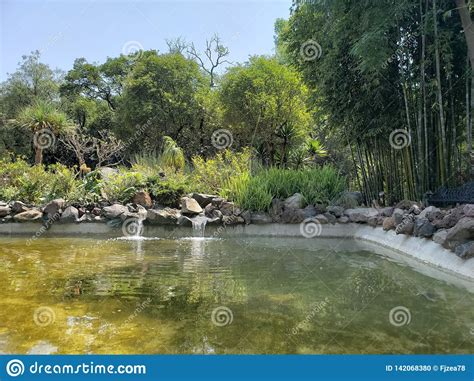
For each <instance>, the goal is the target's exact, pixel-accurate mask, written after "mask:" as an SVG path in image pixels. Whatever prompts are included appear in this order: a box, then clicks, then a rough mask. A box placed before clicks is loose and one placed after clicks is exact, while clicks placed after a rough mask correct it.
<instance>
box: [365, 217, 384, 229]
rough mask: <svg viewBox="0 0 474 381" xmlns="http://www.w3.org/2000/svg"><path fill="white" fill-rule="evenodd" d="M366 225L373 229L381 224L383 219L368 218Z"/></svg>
mask: <svg viewBox="0 0 474 381" xmlns="http://www.w3.org/2000/svg"><path fill="white" fill-rule="evenodd" d="M367 224H368V225H369V226H372V227H373V228H375V227H377V226H379V225H382V224H383V217H382V216H372V217H369V218H368V220H367Z"/></svg>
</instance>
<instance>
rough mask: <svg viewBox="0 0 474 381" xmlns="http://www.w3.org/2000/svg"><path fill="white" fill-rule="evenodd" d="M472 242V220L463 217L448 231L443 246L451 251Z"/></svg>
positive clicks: (473, 226)
mask: <svg viewBox="0 0 474 381" xmlns="http://www.w3.org/2000/svg"><path fill="white" fill-rule="evenodd" d="M473 240H474V218H470V217H464V218H461V219H460V220H459V221H458V223H457V224H456V225H455V226H454V227H453V228H451V229H449V230H448V234H447V236H446V241H445V243H444V245H443V246H445V247H447V248H450V249H453V248H455V247H456V246H458V245H461V244H463V243H466V242H468V241H473Z"/></svg>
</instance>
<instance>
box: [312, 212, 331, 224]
mask: <svg viewBox="0 0 474 381" xmlns="http://www.w3.org/2000/svg"><path fill="white" fill-rule="evenodd" d="M314 219H315V220H316V221H318V222H319V223H320V224H328V223H329V220H328V218H327V217H326V216H325V215H324V214H318V215H316V216H315V217H314Z"/></svg>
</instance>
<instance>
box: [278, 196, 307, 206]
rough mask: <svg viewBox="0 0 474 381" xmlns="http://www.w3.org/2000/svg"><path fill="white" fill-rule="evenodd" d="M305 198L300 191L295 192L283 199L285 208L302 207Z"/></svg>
mask: <svg viewBox="0 0 474 381" xmlns="http://www.w3.org/2000/svg"><path fill="white" fill-rule="evenodd" d="M303 202H304V198H303V195H302V194H300V193H295V194H294V195H293V196H290V197H288V198H287V199H286V200H285V201H283V205H284V206H285V208H293V209H301V208H302V207H303Z"/></svg>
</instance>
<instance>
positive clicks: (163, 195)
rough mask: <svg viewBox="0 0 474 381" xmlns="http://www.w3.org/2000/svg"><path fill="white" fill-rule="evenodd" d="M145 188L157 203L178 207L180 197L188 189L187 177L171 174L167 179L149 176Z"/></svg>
mask: <svg viewBox="0 0 474 381" xmlns="http://www.w3.org/2000/svg"><path fill="white" fill-rule="evenodd" d="M147 188H148V191H149V192H150V195H151V197H152V198H153V200H155V201H156V202H157V203H158V204H159V205H164V206H170V207H175V208H176V207H178V206H179V201H180V199H181V197H183V196H184V195H185V194H186V193H187V192H188V191H189V185H188V178H187V177H186V176H184V175H183V176H173V177H171V178H167V179H161V178H159V177H150V178H148V181H147Z"/></svg>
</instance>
